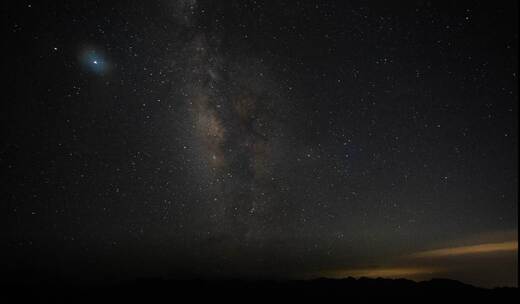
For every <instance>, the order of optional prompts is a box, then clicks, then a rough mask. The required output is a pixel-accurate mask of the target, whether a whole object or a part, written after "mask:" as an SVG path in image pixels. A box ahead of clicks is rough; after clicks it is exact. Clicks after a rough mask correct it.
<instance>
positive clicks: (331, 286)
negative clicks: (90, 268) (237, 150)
mask: <svg viewBox="0 0 520 304" xmlns="http://www.w3.org/2000/svg"><path fill="white" fill-rule="evenodd" d="M4 287H7V289H6V290H7V291H8V293H6V294H7V295H9V296H12V297H13V298H14V299H22V298H25V299H32V300H37V301H41V300H45V301H49V302H53V303H57V302H59V303H61V302H67V303H78V302H80V303H114V302H117V303H150V302H161V303H175V302H177V301H178V300H180V299H186V297H187V298H189V299H199V300H200V299H203V300H204V299H205V300H216V299H221V300H225V301H227V302H234V301H238V302H241V303H244V302H250V301H258V300H282V299H286V300H309V299H314V300H319V301H320V302H324V301H326V300H333V299H334V298H339V299H359V298H367V297H369V298H373V297H376V298H385V297H399V298H403V299H404V298H415V299H416V298H420V299H421V300H442V299H446V300H452V299H454V298H464V299H466V300H467V299H477V298H479V299H483V298H485V299H490V300H497V299H506V298H515V297H516V296H517V295H518V288H494V289H486V288H479V287H475V286H472V285H468V284H464V283H461V282H458V281H454V280H447V279H433V280H430V281H423V282H414V281H410V280H406V279H381V278H379V279H370V278H359V279H355V278H345V279H315V280H306V281H304V280H301V281H270V280H259V281H254V280H232V279H229V280H164V279H140V280H135V281H125V282H119V283H116V284H92V283H90V284H83V285H81V284H73V283H72V284H71V283H70V282H64V283H63V284H57V283H52V284H51V283H48V284H40V285H38V286H36V285H23V284H17V285H13V284H7V286H6V285H4ZM4 295H5V294H4Z"/></svg>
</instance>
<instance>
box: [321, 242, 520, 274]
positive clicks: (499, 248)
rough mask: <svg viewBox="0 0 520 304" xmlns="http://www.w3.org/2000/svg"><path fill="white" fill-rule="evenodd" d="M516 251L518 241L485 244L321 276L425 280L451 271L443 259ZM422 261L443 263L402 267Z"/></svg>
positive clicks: (460, 247)
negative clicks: (396, 263)
mask: <svg viewBox="0 0 520 304" xmlns="http://www.w3.org/2000/svg"><path fill="white" fill-rule="evenodd" d="M514 251H518V240H512V241H506V242H498V243H484V244H478V245H469V246H457V247H448V248H441V249H435V250H428V251H421V252H417V253H413V254H410V255H406V256H403V257H402V258H401V259H400V260H398V261H397V262H398V264H400V265H394V266H381V267H367V268H356V269H337V270H330V271H323V272H320V273H319V276H323V277H328V278H345V277H355V278H360V277H367V278H407V279H424V278H426V277H432V275H433V274H439V273H442V272H446V271H449V269H447V268H443V267H441V266H439V265H442V261H443V258H445V257H451V256H471V255H473V256H479V255H488V254H493V253H499V252H514ZM421 259H423V261H428V262H431V261H432V260H437V259H438V260H440V262H441V263H440V264H439V265H437V266H431V265H430V266H421V265H417V266H401V265H402V264H405V263H410V262H411V261H410V260H413V262H414V263H417V262H418V261H419V262H420V261H421Z"/></svg>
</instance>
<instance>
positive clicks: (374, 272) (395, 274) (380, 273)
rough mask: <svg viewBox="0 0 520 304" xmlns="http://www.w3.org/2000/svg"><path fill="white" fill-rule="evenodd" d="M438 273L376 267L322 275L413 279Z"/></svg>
mask: <svg viewBox="0 0 520 304" xmlns="http://www.w3.org/2000/svg"><path fill="white" fill-rule="evenodd" d="M438 271H439V270H438V269H435V268H431V267H386V268H385V267H376V268H365V269H351V270H335V271H329V272H325V273H322V275H323V276H325V277H329V278H345V277H354V278H360V277H367V278H403V277H406V278H413V277H415V276H421V275H427V274H433V273H436V272H438Z"/></svg>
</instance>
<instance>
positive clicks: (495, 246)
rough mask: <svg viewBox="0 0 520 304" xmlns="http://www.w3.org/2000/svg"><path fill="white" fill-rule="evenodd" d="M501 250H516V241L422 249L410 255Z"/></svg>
mask: <svg viewBox="0 0 520 304" xmlns="http://www.w3.org/2000/svg"><path fill="white" fill-rule="evenodd" d="M501 251H518V241H508V242H501V243H487V244H478V245H471V246H460V247H452V248H442V249H435V250H428V251H422V252H418V253H415V254H412V255H411V256H412V257H419V258H436V257H447V256H457V255H472V254H484V253H494V252H501Z"/></svg>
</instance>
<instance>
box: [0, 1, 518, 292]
mask: <svg viewBox="0 0 520 304" xmlns="http://www.w3.org/2000/svg"><path fill="white" fill-rule="evenodd" d="M517 9H518V7H517V4H516V3H515V2H485V1H457V3H430V2H422V1H417V2H412V1H410V2H408V1H406V2H402V3H399V4H397V3H394V4H393V5H392V4H390V3H383V2H381V3H379V2H364V1H362V2H359V3H345V2H344V1H277V2H276V3H274V2H264V1H202V0H177V1H153V2H142V1H125V2H101V1H74V2H65V3H60V4H55V3H34V2H28V1H18V2H12V3H9V4H7V16H6V21H5V23H4V26H5V28H6V33H7V45H6V48H7V49H8V50H7V52H8V53H9V54H8V55H4V66H6V75H7V79H6V80H5V82H4V83H5V85H6V92H7V96H6V97H5V98H4V103H3V109H4V110H3V111H2V113H3V119H2V122H3V123H2V124H3V129H4V130H5V133H4V134H5V135H6V136H5V138H4V141H3V144H2V152H1V164H2V169H3V171H4V172H6V174H4V184H5V185H6V188H7V189H8V190H7V192H6V204H5V206H6V208H5V211H6V213H7V215H8V217H7V226H8V228H7V230H6V232H4V237H5V238H6V239H7V240H8V248H7V258H6V259H4V261H7V264H8V265H7V269H8V270H9V271H10V272H12V273H18V274H20V273H23V275H24V276H25V275H26V274H28V275H27V276H28V277H31V278H33V277H34V278H43V277H53V278H69V277H70V278H80V277H81V278H83V279H84V278H99V277H100V276H109V277H114V278H134V277H158V276H166V277H183V278H184V277H197V278H198V277H218V278H220V277H253V278H259V277H260V278H263V277H269V278H286V277H290V278H308V277H316V276H331V277H343V276H347V275H354V276H362V275H368V276H371V275H382V276H390V277H403V276H404V277H408V278H412V279H416V278H418V279H422V278H430V277H449V278H454V279H459V280H463V281H465V282H470V283H473V284H477V285H482V286H497V285H514V286H517V270H516V269H517V266H516V265H517V247H518V242H517V239H518V237H517V233H516V230H517V228H518V217H517V212H518V186H517V183H518V167H517V166H518V159H517V153H518V140H517V139H518V121H517V114H518V113H517V112H518V85H517V81H518V79H517V78H518V54H517V52H518V13H517V11H518V10H517ZM497 244H499V245H497ZM482 246H483V247H482ZM460 248H463V249H460ZM482 248H484V249H482ZM436 250H437V251H436ZM438 250H443V251H438ZM483 251H484V252H485V255H486V257H485V259H486V261H488V262H487V263H484V264H486V265H485V266H475V265H479V264H482V263H481V260H479V254H481V253H482V252H483ZM461 256H462V257H463V258H465V260H464V261H471V262H468V263H456V262H453V259H455V260H457V259H459V257H461ZM425 257H427V258H425ZM457 261H458V260H457ZM407 267H413V271H407V269H408V268H407ZM374 269H375V270H374ZM403 269H404V270H403Z"/></svg>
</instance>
